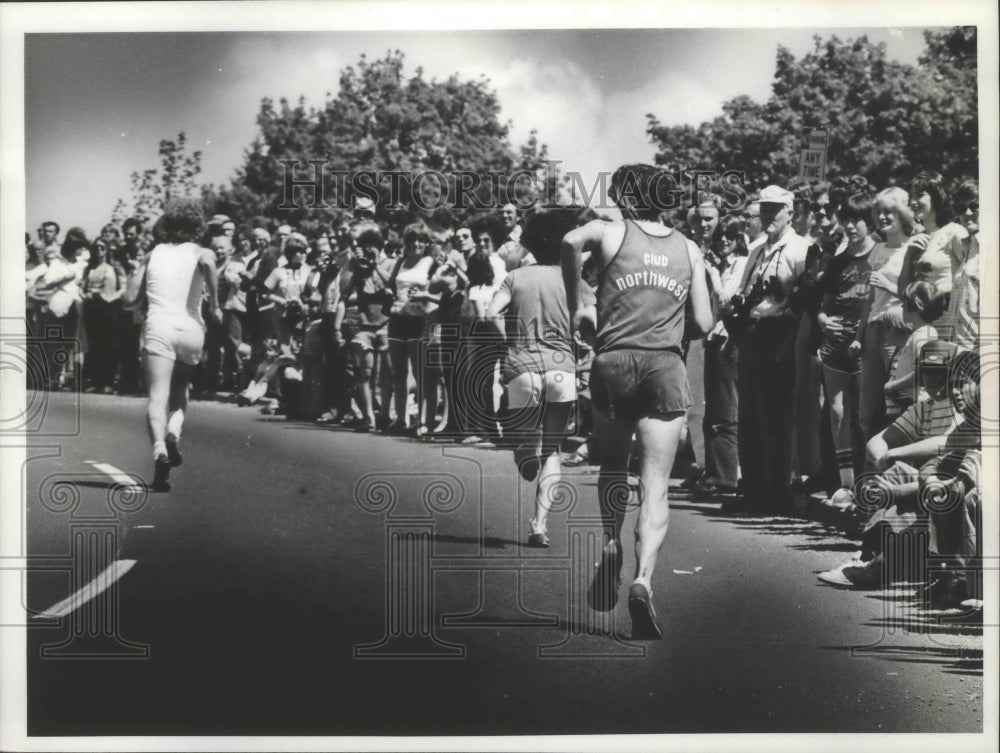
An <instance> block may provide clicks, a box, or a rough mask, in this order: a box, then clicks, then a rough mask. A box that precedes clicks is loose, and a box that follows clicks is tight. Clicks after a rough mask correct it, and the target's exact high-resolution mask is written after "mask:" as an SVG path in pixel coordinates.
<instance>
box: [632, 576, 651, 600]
mask: <svg viewBox="0 0 1000 753" xmlns="http://www.w3.org/2000/svg"><path fill="white" fill-rule="evenodd" d="M636 583H641V584H642V585H644V586H645V587H646V590H647V591H648V592H649V595H650V596H652V595H653V587H652V586H651V585H649V581H648V580H646V579H645V578H636V579H635V580H634V581H632V585H633V586H634V585H635V584H636Z"/></svg>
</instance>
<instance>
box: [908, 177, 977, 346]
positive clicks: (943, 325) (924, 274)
mask: <svg viewBox="0 0 1000 753" xmlns="http://www.w3.org/2000/svg"><path fill="white" fill-rule="evenodd" d="M910 209H911V211H912V212H913V216H914V220H915V221H916V222H918V223H919V224H921V225H922V226H923V228H924V234H925V235H923V236H917V237H915V238H912V239H911V240H910V244H909V248H908V250H907V253H906V258H905V260H904V262H903V269H902V271H901V272H900V275H899V287H898V290H897V292H898V295H899V297H900V298H902V297H903V295H904V294H905V293H906V289H907V288H908V287H909V285H910V283H911V282H933V283H934V285H935V286H937V289H938V290H939V291H941V292H942V293H945V294H948V295H949V296H950V294H951V289H952V281H953V279H954V278H955V277H956V276H957V275H958V274H960V273H961V270H962V268H963V267H964V266H965V262H966V258H967V256H968V245H967V244H966V243H965V240H966V239H967V238H968V237H969V234H968V232H967V231H966V230H965V228H963V227H962V226H961V225H959V224H958V223H957V222H954V221H953V220H954V219H955V217H954V214H955V213H954V209H953V207H952V204H951V199H950V197H949V196H948V193H947V192H946V191H945V188H944V178H942V177H941V175H940V174H939V173H935V172H922V173H919V174H918V175H917V177H916V178H914V179H913V183H912V184H911V186H910ZM925 239H926V240H925ZM936 326H937V328H938V335H939V336H940V338H941V339H942V340H948V341H951V340H953V339H954V311H953V309H952V307H951V306H949V308H948V311H947V312H946V313H945V315H944V316H943V317H942V318H941V319H940V320H938V322H937V325H936Z"/></svg>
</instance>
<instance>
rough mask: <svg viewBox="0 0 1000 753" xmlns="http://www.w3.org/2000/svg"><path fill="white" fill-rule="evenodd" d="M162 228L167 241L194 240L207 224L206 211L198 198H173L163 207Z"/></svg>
mask: <svg viewBox="0 0 1000 753" xmlns="http://www.w3.org/2000/svg"><path fill="white" fill-rule="evenodd" d="M160 219H161V220H162V226H161V229H162V231H163V238H164V240H165V241H166V242H167V243H186V242H188V241H193V240H194V239H195V238H197V237H198V235H199V233H201V229H202V226H204V224H205V212H204V210H203V209H202V206H201V202H200V201H198V200H197V199H186V198H182V199H171V200H170V201H168V202H167V205H166V207H164V209H163V216H162V217H160Z"/></svg>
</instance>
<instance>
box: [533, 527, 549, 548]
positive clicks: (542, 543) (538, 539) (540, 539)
mask: <svg viewBox="0 0 1000 753" xmlns="http://www.w3.org/2000/svg"><path fill="white" fill-rule="evenodd" d="M528 546H530V547H532V548H533V549H548V548H549V547H550V546H552V542H551V541H550V540H549V537H548V535H547V534H546V533H545V532H544V531H535V532H533V533H530V534H528Z"/></svg>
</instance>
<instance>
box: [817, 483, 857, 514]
mask: <svg viewBox="0 0 1000 753" xmlns="http://www.w3.org/2000/svg"><path fill="white" fill-rule="evenodd" d="M825 504H826V505H827V506H828V507H832V508H833V509H834V510H843V511H845V512H846V511H848V510H852V509H854V508H855V507H856V506H857V503H856V501H855V499H854V492H853V491H851V490H850V489H844V488H841V489H837V491H835V492H834V493H833V496H831V497H830V499H828V500H827V501H826V503H825Z"/></svg>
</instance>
